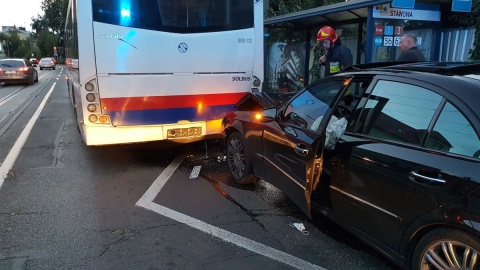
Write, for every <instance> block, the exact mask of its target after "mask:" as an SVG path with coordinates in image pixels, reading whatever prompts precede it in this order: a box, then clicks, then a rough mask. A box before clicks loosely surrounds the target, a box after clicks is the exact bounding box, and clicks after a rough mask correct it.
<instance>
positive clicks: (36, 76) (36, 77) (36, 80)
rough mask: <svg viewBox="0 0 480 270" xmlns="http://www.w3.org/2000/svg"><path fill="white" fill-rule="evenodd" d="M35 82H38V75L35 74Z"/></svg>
mask: <svg viewBox="0 0 480 270" xmlns="http://www.w3.org/2000/svg"><path fill="white" fill-rule="evenodd" d="M35 82H38V73H37V72H35Z"/></svg>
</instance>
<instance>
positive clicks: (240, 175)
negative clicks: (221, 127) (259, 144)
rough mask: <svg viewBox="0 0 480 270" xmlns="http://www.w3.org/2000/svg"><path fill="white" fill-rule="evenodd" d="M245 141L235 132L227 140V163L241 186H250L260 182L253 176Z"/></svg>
mask: <svg viewBox="0 0 480 270" xmlns="http://www.w3.org/2000/svg"><path fill="white" fill-rule="evenodd" d="M245 146H246V145H245V139H244V138H243V136H242V135H241V134H240V133H238V132H233V133H232V134H230V136H228V138H227V147H226V148H227V149H226V152H227V163H228V168H229V170H230V173H231V174H232V176H233V178H234V179H235V181H236V182H237V183H239V184H250V183H254V182H255V181H257V180H258V178H257V177H256V176H255V175H253V167H252V161H251V158H250V155H249V154H248V152H247V149H246V147H245Z"/></svg>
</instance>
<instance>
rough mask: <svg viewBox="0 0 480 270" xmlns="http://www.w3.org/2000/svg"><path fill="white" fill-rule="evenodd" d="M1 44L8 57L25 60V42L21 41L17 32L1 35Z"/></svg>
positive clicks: (12, 31)
mask: <svg viewBox="0 0 480 270" xmlns="http://www.w3.org/2000/svg"><path fill="white" fill-rule="evenodd" d="M0 42H1V43H2V48H3V50H4V52H5V54H6V55H7V57H12V58H13V57H15V58H25V54H24V47H25V41H22V40H21V39H20V36H19V35H18V31H17V30H11V31H8V32H6V33H0ZM27 44H28V43H27Z"/></svg>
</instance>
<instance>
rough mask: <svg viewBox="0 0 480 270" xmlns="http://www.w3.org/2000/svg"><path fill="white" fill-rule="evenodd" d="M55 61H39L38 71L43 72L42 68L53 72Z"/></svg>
mask: <svg viewBox="0 0 480 270" xmlns="http://www.w3.org/2000/svg"><path fill="white" fill-rule="evenodd" d="M56 65H57V64H56V63H55V61H53V59H52V58H42V59H40V62H39V63H38V66H39V67H40V70H43V69H44V68H50V69H53V70H55V67H56Z"/></svg>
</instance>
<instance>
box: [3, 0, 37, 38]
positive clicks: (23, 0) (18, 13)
mask: <svg viewBox="0 0 480 270" xmlns="http://www.w3.org/2000/svg"><path fill="white" fill-rule="evenodd" d="M41 4H42V0H0V26H13V25H16V26H22V27H25V28H26V30H27V31H32V26H31V25H30V24H31V23H32V17H37V14H41V15H43V11H42V8H41V7H40V6H41ZM0 31H1V27H0Z"/></svg>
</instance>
